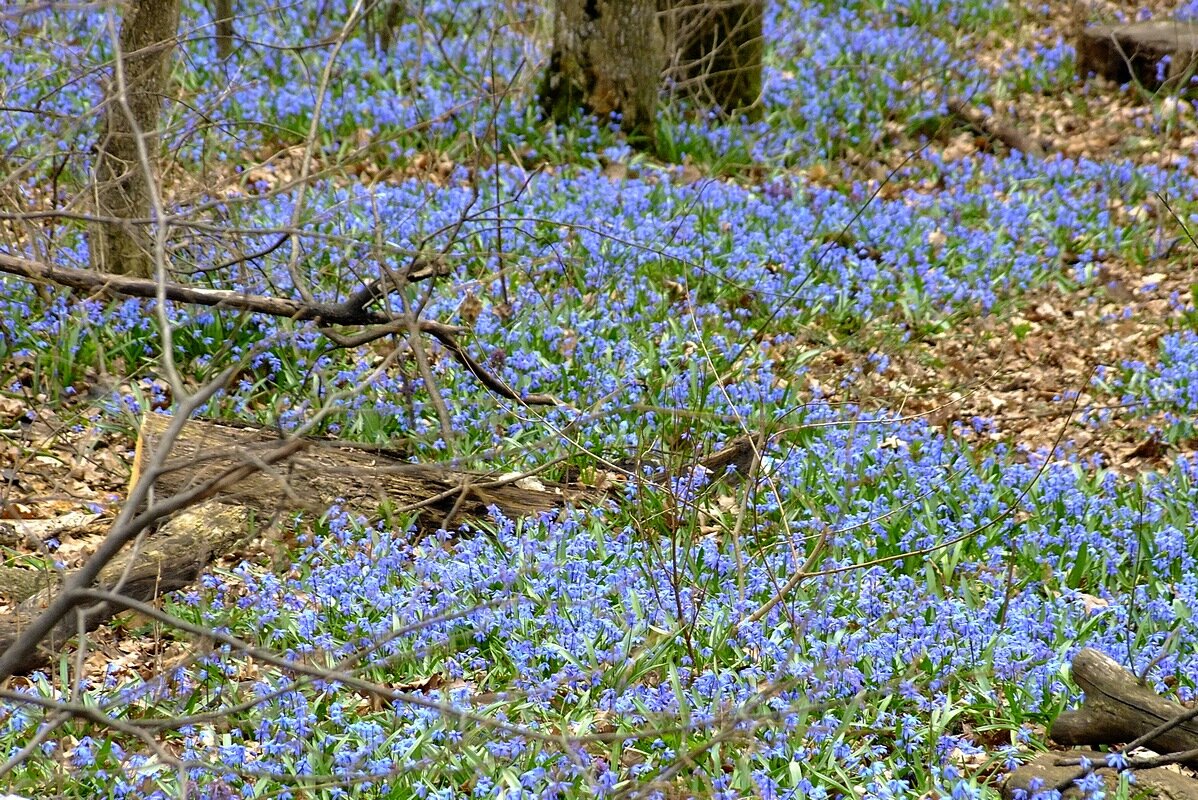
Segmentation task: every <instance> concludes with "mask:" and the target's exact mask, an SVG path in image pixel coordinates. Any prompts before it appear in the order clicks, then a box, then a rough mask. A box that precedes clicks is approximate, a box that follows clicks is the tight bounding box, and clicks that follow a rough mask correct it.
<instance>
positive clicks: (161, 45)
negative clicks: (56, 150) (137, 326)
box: [90, 0, 179, 277]
mask: <svg viewBox="0 0 1198 800" xmlns="http://www.w3.org/2000/svg"><path fill="white" fill-rule="evenodd" d="M178 27H179V0H133V2H132V3H131V4H130V5H129V6H128V7H127V9H126V11H125V16H124V19H123V20H122V22H121V34H120V49H119V52H118V62H117V68H118V70H119V74H120V75H121V76H123V80H121V79H120V78H119V77H118V73H117V72H114V74H113V76H112V80H111V82H110V83H109V85H108V89H107V91H106V93H105V94H106V96H105V103H104V117H103V122H102V123H101V131H100V138H99V142H98V143H97V145H96V153H97V155H96V181H97V186H96V206H97V208H96V211H97V214H98V215H99V216H101V217H114V218H116V219H114V220H112V221H110V222H101V223H97V224H96V226H95V227H94V229H93V231H92V238H91V243H90V244H91V257H92V261H93V266H94V267H95V268H96V269H98V270H100V271H102V272H113V273H119V274H125V275H134V276H138V277H149V276H150V275H151V274H152V272H153V264H154V261H153V256H152V238H151V236H150V233H149V227H148V226H146V225H145V224H135V223H131V222H126V221H125V220H136V219H147V218H149V217H150V216H151V214H152V207H151V202H150V197H151V195H150V186H151V181H156V180H157V168H156V162H157V156H158V139H159V137H158V127H159V117H160V115H161V113H162V103H163V99H164V98H165V96H166V89H167V83H168V79H169V75H170V63H171V54H172V53H173V51H174V48H175V38H176V36H177V32H178ZM139 139H140V140H141V142H142V145H143V146H144V149H145V153H146V156H148V158H147V159H146V160H147V161H148V164H147V163H144V162H143V158H142V155H141V153H140V152H139V149H140V148H139V141H138V140H139ZM147 167H149V169H147Z"/></svg>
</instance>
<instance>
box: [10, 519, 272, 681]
mask: <svg viewBox="0 0 1198 800" xmlns="http://www.w3.org/2000/svg"><path fill="white" fill-rule="evenodd" d="M248 520H249V512H248V510H247V509H245V508H239V507H237V506H229V505H223V504H221V503H217V502H213V501H208V502H205V503H202V504H200V505H198V506H196V507H194V508H190V509H187V510H186V511H183V512H181V513H179V514H177V515H176V516H174V517H173V518H171V519H170V520H168V521H167V522H166V523H165V524H164V525H163V526H162V528H161V529H160V530H159V531H158V532H157V533H155V534H154V535H152V536H146V537H144V539H143V540H142V541H141V542H140V543H138V544H136V545H134V546H133V547H132V548H130V549H128V550H127V551H126V552H124V553H122V554H121V555H120V556H118V557H117V558H115V559H113V560H112V561H111V562H109V564H108V565H107V566H106V567H104V569H103V570H101V572H100V577H99V579H98V580H97V581H96V588H99V589H103V590H105V591H111V592H117V593H119V594H122V595H124V596H126V597H130V598H133V599H135V600H141V601H150V600H153V599H155V598H156V597H158V596H159V595H161V594H164V593H166V592H172V591H175V590H176V589H182V588H184V587H186V586H189V585H190V584H191V583H192V582H193V581H195V580H196V578H198V577H199V576H200V573H201V572H202V571H203V570H204V568H205V567H207V566H208V564H209V563H210V562H211V561H212V560H213V559H215V558H218V557H220V556H222V555H224V554H225V553H228V552H229V551H231V550H233V549H234V548H235V547H236V546H237V545H238V544H239V543H240V542H241V541H243V540H244V539H246V538H247V536H248V533H247V531H248V529H249V525H248ZM26 571H27V572H29V573H31V576H38V577H42V574H41V573H39V572H37V571H35V570H26ZM32 579H33V580H36V578H32ZM59 590H60V589H59V584H57V583H55V585H53V586H42V587H41V588H38V589H36V590H35V591H34V592H33V594H31V595H30V596H28V597H26V598H25V599H24V600H22V602H21V603H20V604H19V605H18V606H17V607H16V609H15V610H13V611H11V612H10V613H8V614H7V615H5V617H4V618H3V619H0V652H4V651H6V650H8V648H9V647H11V646H12V645H13V643H14V642H16V641H17V637H18V636H20V634H21V631H23V630H25V629H26V628H28V627H29V624H30V622H32V621H33V620H34V618H36V617H37V616H38V615H39V614H41V613H42V611H43V610H44V609H45V608H46V607H47V606H49V605H50V602H51V600H53V599H54V596H55V595H56V593H57V592H58V591H59ZM120 610H121V609H120V608H119V607H116V606H114V605H113V604H111V603H96V604H89V605H88V606H87V607H86V608H81V609H79V610H78V612H77V613H72V614H68V615H67V616H65V617H64V618H63V619H62V620H61V621H59V623H58V624H57V625H55V626H54V628H53V629H52V630H51V631H50V633H49V635H47V636H46V637H45V638H44V639H42V642H41V646H40V647H39V648H38V650H36V651H34V652H33V653H31V654H30V655H29V657H28V658H25V659H24V660H23V661H21V662H20V663H19V664H18V665H17V667H16V669H15V670H14V671H15V672H29V671H30V670H34V669H37V668H38V667H41V666H43V665H44V664H46V663H47V662H48V661H49V660H51V659H52V658H54V657H55V656H56V655H57V653H58V651H59V650H61V649H62V646H63V645H64V644H66V643H67V641H68V640H69V639H70V638H71V637H72V636H74V635H76V634H77V633H79V627H80V619H79V615H82V617H83V619H82V626H83V629H84V630H85V631H93V630H95V629H96V628H98V627H99V626H100V625H102V624H103V623H104V622H107V621H108V620H109V619H111V618H112V617H113V615H115V614H116V613H118V612H119V611H120Z"/></svg>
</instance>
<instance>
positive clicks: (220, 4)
mask: <svg viewBox="0 0 1198 800" xmlns="http://www.w3.org/2000/svg"><path fill="white" fill-rule="evenodd" d="M212 12H213V13H212V16H213V18H214V23H215V26H216V55H217V56H218V57H219V58H220V59H221V60H224V59H226V58H228V57H229V56H231V55H233V37H234V36H236V35H237V32H236V31H235V30H234V29H233V0H213V3H212Z"/></svg>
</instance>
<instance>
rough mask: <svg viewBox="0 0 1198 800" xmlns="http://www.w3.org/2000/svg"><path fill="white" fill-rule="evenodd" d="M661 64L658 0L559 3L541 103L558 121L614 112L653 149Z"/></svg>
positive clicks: (634, 138)
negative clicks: (580, 113) (583, 114)
mask: <svg viewBox="0 0 1198 800" xmlns="http://www.w3.org/2000/svg"><path fill="white" fill-rule="evenodd" d="M664 64H665V58H664V50H663V40H662V35H661V28H660V26H659V25H658V22H657V0H557V2H556V4H555V12H554V34H553V52H552V54H551V56H550V59H549V69H548V72H547V73H546V76H545V82H544V84H543V86H542V88H541V104H542V106H543V107H544V108H545V111H546V113H547V114H548V115H549V117H551V118H552V119H553V120H554V121H556V122H564V121H566V120H567V119H569V118H570V116H571V115H572V114H574V113H575V112H577V111H578V110H579V109H583V110H585V111H587V112H589V113H591V114H595V115H597V116H599V117H601V118H602V117H606V116H608V115H610V114H619V115H620V127H621V128H622V129H623V130H624V132H625V133H626V134H627V135H628V137H629V139H630V141H632V142H633V143H634V144H638V145H640V146H647V147H649V148H650V149H652V148H653V147H654V145H655V143H656V128H655V120H654V117H655V110H656V106H657V93H658V89H659V87H660V84H661V70H662V67H663V66H664Z"/></svg>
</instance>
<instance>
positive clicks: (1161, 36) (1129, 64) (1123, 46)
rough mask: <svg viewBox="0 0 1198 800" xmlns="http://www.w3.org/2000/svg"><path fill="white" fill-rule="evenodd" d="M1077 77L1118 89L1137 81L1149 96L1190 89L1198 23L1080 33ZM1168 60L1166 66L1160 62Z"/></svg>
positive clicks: (1158, 22)
mask: <svg viewBox="0 0 1198 800" xmlns="http://www.w3.org/2000/svg"><path fill="white" fill-rule="evenodd" d="M1074 44H1075V46H1076V49H1077V73H1078V76H1079V77H1081V78H1083V79H1084V78H1085V77H1086V76H1088V75H1089V74H1090V73H1095V74H1097V75H1101V76H1102V77H1104V78H1107V79H1108V80H1111V81H1114V82H1115V83H1118V84H1124V83H1129V82H1130V81H1132V80H1133V79H1134V80H1135V81H1136V82H1137V83H1139V84H1140V85H1141V86H1143V87H1144V88H1145V89H1147V90H1149V91H1157V90H1159V89H1162V88H1164V89H1175V88H1186V87H1185V86H1183V84H1185V83H1186V82H1188V80H1189V78H1190V76H1191V75H1193V74H1194V72H1195V70H1196V68H1198V23H1196V22H1193V21H1189V20H1184V21H1183V20H1173V19H1152V20H1147V21H1145V22H1136V23H1133V24H1130V25H1093V26H1090V27H1084V28H1081V29H1080V30H1079V31H1078V33H1077V37H1076V40H1075V42H1074ZM1166 57H1167V58H1168V59H1169V60H1168V63H1167V64H1163V63H1162V61H1163V60H1164V59H1165V58H1166Z"/></svg>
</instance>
